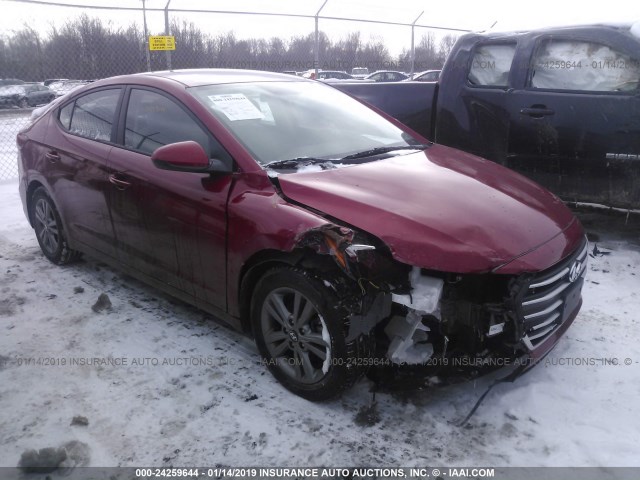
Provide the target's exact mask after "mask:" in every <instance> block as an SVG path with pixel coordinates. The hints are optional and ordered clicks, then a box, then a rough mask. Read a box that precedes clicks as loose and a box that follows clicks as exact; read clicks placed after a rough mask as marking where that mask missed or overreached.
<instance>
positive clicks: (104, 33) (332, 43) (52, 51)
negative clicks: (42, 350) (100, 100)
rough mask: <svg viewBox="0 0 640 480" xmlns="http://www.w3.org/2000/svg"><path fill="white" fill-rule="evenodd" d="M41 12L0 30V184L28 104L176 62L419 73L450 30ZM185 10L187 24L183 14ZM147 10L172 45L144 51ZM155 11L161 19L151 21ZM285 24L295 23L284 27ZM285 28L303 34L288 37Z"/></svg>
mask: <svg viewBox="0 0 640 480" xmlns="http://www.w3.org/2000/svg"><path fill="white" fill-rule="evenodd" d="M21 1H23V2H26V3H28V2H29V1H30V0H21ZM5 3H7V2H5ZM41 3H42V2H40V3H39V4H38V5H40V4H41ZM38 5H35V4H34V5H33V7H34V8H38ZM46 8H48V9H51V8H55V9H59V10H61V11H64V12H66V15H67V17H66V20H65V21H64V22H63V23H62V24H61V25H58V24H56V23H52V24H51V25H50V27H49V29H48V30H47V31H46V32H43V31H40V30H37V29H36V28H35V27H34V26H30V25H25V26H23V27H22V28H21V29H18V30H14V31H11V32H0V180H6V179H12V178H16V177H17V175H18V170H17V162H16V156H17V147H16V134H17V133H18V131H19V130H20V129H21V128H23V127H25V126H26V125H28V124H29V121H30V117H31V111H32V110H33V108H34V107H36V106H39V105H44V104H47V103H48V102H50V101H51V100H53V99H54V98H56V97H59V96H62V95H64V94H66V93H68V92H70V91H73V90H74V89H76V88H79V87H80V86H82V85H85V84H87V83H90V82H92V81H94V80H96V79H100V78H106V77H110V76H114V75H122V74H128V73H137V72H144V71H149V70H151V71H157V70H166V69H183V68H243V69H254V70H269V71H275V72H288V73H298V74H300V73H302V72H304V71H309V70H311V69H314V68H319V69H322V70H336V71H344V72H351V71H352V70H353V69H354V68H366V69H367V70H368V71H369V72H373V71H376V70H397V71H406V72H409V71H416V72H419V71H422V70H427V69H437V68H440V67H441V66H442V64H443V63H444V60H445V58H446V56H447V54H448V53H449V51H450V49H451V47H452V46H453V44H454V43H455V39H456V34H458V33H459V32H455V31H454V29H443V30H441V31H440V34H439V36H437V35H434V34H433V33H432V32H433V31H432V30H425V28H426V26H424V25H418V24H415V22H414V24H401V23H393V22H386V21H384V20H382V19H381V20H379V21H377V20H373V21H372V20H361V21H358V20H356V19H338V18H331V17H325V18H321V28H320V29H319V30H314V29H313V24H312V23H311V21H312V20H313V19H314V18H315V16H313V15H298V14H265V13H262V14H258V13H256V14H249V13H246V12H235V16H234V15H233V14H230V13H229V12H209V11H187V10H178V9H175V10H170V11H169V10H166V11H163V10H164V9H158V8H156V9H146V10H145V11H143V10H142V9H141V8H140V7H131V8H113V7H109V8H107V7H95V8H92V7H81V6H71V7H70V6H69V5H62V4H59V5H57V6H55V5H51V4H47V6H46ZM96 8H97V10H96ZM105 11H106V12H113V11H118V12H120V13H123V14H126V15H127V18H128V20H126V21H120V22H113V21H111V20H106V19H105V17H106V13H105ZM194 14H195V15H196V20H195V21H194V20H190V19H189V18H191V19H193V18H194V17H193V15H194ZM189 15H191V17H189ZM148 16H150V17H151V18H152V19H153V20H155V25H158V23H160V24H161V25H162V24H164V28H163V29H162V31H157V30H158V29H157V28H150V29H149V30H148V31H147V32H146V33H147V34H148V35H165V34H167V33H168V34H170V35H172V36H174V37H175V44H176V50H175V51H171V52H165V51H149V49H148V44H147V38H148V36H147V35H145V31H146V30H147V28H146V26H147V17H148ZM160 16H161V17H164V18H162V20H164V21H162V22H158V20H159V17H160ZM230 18H235V22H230V21H229V19H230ZM248 18H250V19H252V21H254V22H256V21H259V22H263V21H264V22H272V23H274V24H279V25H282V27H281V30H282V33H281V34H279V35H276V36H271V37H269V38H246V37H244V38H241V37H240V36H239V35H237V34H235V33H234V32H233V29H232V27H233V26H240V25H241V24H242V22H246V21H247V19H248ZM316 20H317V19H316ZM345 20H348V21H349V22H350V23H349V25H350V26H353V30H352V31H350V32H349V33H346V34H340V35H335V34H334V36H333V37H330V36H329V35H327V34H326V33H324V31H323V30H322V28H324V29H325V30H326V31H335V30H336V29H335V26H336V25H337V24H338V23H340V22H342V23H343V24H344V21H345ZM278 22H279V23H278ZM372 23H373V24H379V25H384V27H385V32H386V33H385V36H384V37H383V36H381V35H373V36H369V37H368V38H367V39H365V38H364V35H362V34H361V33H360V31H359V30H358V29H359V28H360V27H362V26H365V27H366V26H369V25H371V24H372ZM141 24H142V26H140V25H141ZM285 25H292V26H294V25H295V26H296V28H295V29H294V28H291V29H288V28H284V26H285ZM316 25H317V22H316ZM227 26H228V27H227ZM301 26H302V28H300V27H301ZM308 27H311V28H308ZM415 29H418V32H416V33H418V34H420V36H419V37H418V36H416V38H417V41H416V43H415V46H414V45H413V33H414V30H415ZM293 30H296V31H303V32H306V33H298V34H294V35H291V34H290V32H291V31H293ZM448 30H452V31H453V32H454V33H452V32H448ZM460 31H462V30H460ZM425 32H426V34H425ZM287 33H289V34H287ZM392 38H405V39H406V43H407V46H406V47H405V48H403V50H402V52H401V53H399V54H398V53H396V54H391V53H390V51H389V48H388V46H387V44H386V42H387V41H388V40H389V39H392ZM412 47H413V48H412Z"/></svg>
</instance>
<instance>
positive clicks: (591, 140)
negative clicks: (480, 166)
mask: <svg viewBox="0 0 640 480" xmlns="http://www.w3.org/2000/svg"><path fill="white" fill-rule="evenodd" d="M531 47H532V49H531V54H530V57H529V58H530V63H529V68H528V69H525V70H524V72H523V73H524V74H523V77H522V79H521V84H520V86H519V88H516V89H515V90H514V91H513V92H512V93H511V95H510V96H509V100H510V101H509V106H508V108H509V113H510V119H511V124H510V133H509V148H508V165H509V166H510V167H512V168H514V169H515V170H518V171H520V172H522V173H524V174H526V175H527V176H529V177H531V178H533V179H534V180H536V181H538V182H540V183H541V184H543V185H545V186H546V187H547V188H549V189H550V190H552V191H553V192H555V193H557V194H559V195H560V196H561V197H563V198H564V199H566V200H577V201H587V202H596V203H602V204H607V205H614V206H621V207H628V206H636V207H637V206H638V205H640V178H639V169H640V90H639V87H638V80H639V79H640V55H639V53H640V50H639V47H640V44H639V43H638V42H634V41H630V37H628V36H623V35H622V34H617V35H613V34H610V35H606V36H604V35H602V34H597V33H595V32H593V31H592V32H589V31H586V30H582V31H580V32H579V34H575V35H569V34H566V33H565V34H556V35H550V34H549V35H540V36H538V37H537V38H535V39H533V41H532V42H531ZM632 47H634V48H632Z"/></svg>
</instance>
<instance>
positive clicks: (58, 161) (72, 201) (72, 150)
mask: <svg viewBox="0 0 640 480" xmlns="http://www.w3.org/2000/svg"><path fill="white" fill-rule="evenodd" d="M122 91H123V89H122V88H120V87H109V88H103V89H100V90H94V91H92V92H89V93H87V94H85V95H82V96H80V97H78V98H77V99H75V100H73V101H71V102H68V103H66V104H64V105H62V107H61V108H60V109H59V110H58V112H57V117H56V119H55V120H54V121H55V123H56V125H55V126H52V128H51V129H50V130H49V132H48V134H47V139H46V142H47V144H48V145H49V147H47V150H46V152H45V157H46V159H47V160H46V163H45V165H46V166H45V167H44V168H43V175H44V176H45V178H46V179H47V182H48V183H49V185H50V188H51V189H52V194H53V197H54V199H55V201H56V204H57V205H58V208H59V209H60V212H61V214H62V216H63V219H64V221H65V225H66V227H67V228H68V229H69V233H70V235H71V237H72V239H73V240H74V241H76V242H80V243H82V244H83V245H84V247H80V249H82V250H87V247H89V249H95V250H97V251H99V252H100V253H103V254H106V255H109V256H111V257H114V258H115V256H116V253H115V247H114V238H113V228H112V225H111V220H110V218H109V209H108V206H107V197H106V195H107V194H108V191H109V188H108V178H107V170H106V167H107V157H108V156H109V152H110V151H111V148H112V140H113V138H114V135H115V130H114V125H115V118H116V113H117V110H118V108H119V103H120V98H121V94H122Z"/></svg>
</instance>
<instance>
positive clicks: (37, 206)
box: [31, 187, 80, 265]
mask: <svg viewBox="0 0 640 480" xmlns="http://www.w3.org/2000/svg"><path fill="white" fill-rule="evenodd" d="M31 208H32V214H31V215H32V219H33V228H34V230H35V232H36V237H37V239H38V243H39V244H40V248H41V249H42V253H44V256H45V257H47V258H48V259H49V260H51V261H52V262H53V263H55V264H57V265H64V264H65V263H69V262H72V261H74V260H77V259H78V258H79V257H80V252H77V251H76V250H71V249H70V248H69V247H68V245H67V239H66V237H65V233H64V229H63V227H62V221H61V220H60V215H59V214H58V211H57V210H56V207H55V205H54V204H53V201H52V200H51V198H50V197H49V195H48V194H47V192H46V190H45V189H44V188H42V187H40V188H38V189H37V190H36V191H35V192H34V194H33V199H32V201H31Z"/></svg>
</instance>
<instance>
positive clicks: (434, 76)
mask: <svg viewBox="0 0 640 480" xmlns="http://www.w3.org/2000/svg"><path fill="white" fill-rule="evenodd" d="M441 71H442V70H427V71H426V72H420V73H416V74H415V75H414V76H413V78H408V79H407V81H414V82H437V81H438V78H440V72H441Z"/></svg>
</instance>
